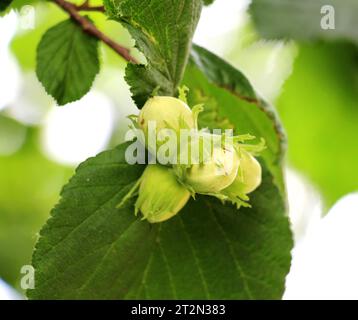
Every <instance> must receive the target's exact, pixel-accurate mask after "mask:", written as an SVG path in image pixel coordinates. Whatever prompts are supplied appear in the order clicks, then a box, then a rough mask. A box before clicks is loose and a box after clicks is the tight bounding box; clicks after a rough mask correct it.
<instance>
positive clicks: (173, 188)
mask: <svg viewBox="0 0 358 320" xmlns="http://www.w3.org/2000/svg"><path fill="white" fill-rule="evenodd" d="M189 198H190V192H189V191H188V190H187V189H186V188H185V187H184V186H182V185H181V184H180V183H179V182H178V181H177V179H176V176H175V174H174V172H173V171H172V169H170V168H167V167H165V166H161V165H158V164H155V165H148V166H147V168H146V169H145V171H144V173H143V176H142V178H141V183H140V187H139V196H138V199H137V202H136V204H135V208H136V213H137V212H138V211H140V212H141V213H142V214H143V219H147V220H148V221H149V222H150V223H156V222H162V221H165V220H168V219H170V218H171V217H173V216H175V215H176V214H177V213H178V212H179V211H180V210H181V209H182V208H183V207H184V206H185V204H186V203H187V202H188V200H189Z"/></svg>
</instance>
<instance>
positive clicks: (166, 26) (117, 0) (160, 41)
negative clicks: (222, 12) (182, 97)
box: [104, 0, 202, 108]
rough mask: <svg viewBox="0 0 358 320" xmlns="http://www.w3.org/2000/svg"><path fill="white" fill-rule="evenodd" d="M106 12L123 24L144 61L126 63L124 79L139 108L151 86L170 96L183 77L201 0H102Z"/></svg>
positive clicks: (175, 91)
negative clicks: (140, 62)
mask: <svg viewBox="0 0 358 320" xmlns="http://www.w3.org/2000/svg"><path fill="white" fill-rule="evenodd" d="M104 4H105V6H106V10H107V13H108V15H109V16H110V17H111V18H112V19H115V20H117V21H119V22H120V23H122V24H123V26H125V27H126V28H127V29H128V31H129V32H130V34H131V35H132V37H133V38H134V40H135V41H136V47H137V48H138V49H139V50H140V51H141V52H142V53H143V54H144V56H145V57H146V59H147V65H146V66H144V65H133V64H129V65H128V66H127V70H126V80H127V82H128V84H129V85H130V86H131V92H132V94H133V99H134V100H135V102H136V104H137V106H138V107H139V108H141V107H142V106H143V105H144V103H145V102H146V100H147V99H148V97H149V96H150V95H151V94H152V92H153V90H154V89H156V88H158V92H157V93H158V95H168V96H174V95H175V94H176V93H177V87H178V85H179V83H180V81H181V79H182V77H183V73H184V69H185V66H186V63H187V60H188V57H189V52H190V47H191V41H192V37H193V34H194V31H195V28H196V25H197V23H198V20H199V16H200V12H201V7H202V2H201V0H189V1H185V0H176V1H168V0H166V1H163V0H152V1H151V0H136V1H128V0H105V1H104Z"/></svg>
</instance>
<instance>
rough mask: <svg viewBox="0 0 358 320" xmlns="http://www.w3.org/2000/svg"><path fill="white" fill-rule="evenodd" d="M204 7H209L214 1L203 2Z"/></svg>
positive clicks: (205, 0)
mask: <svg viewBox="0 0 358 320" xmlns="http://www.w3.org/2000/svg"><path fill="white" fill-rule="evenodd" d="M203 1H204V4H205V5H206V6H209V5H211V4H212V3H213V2H214V1H215V0H203Z"/></svg>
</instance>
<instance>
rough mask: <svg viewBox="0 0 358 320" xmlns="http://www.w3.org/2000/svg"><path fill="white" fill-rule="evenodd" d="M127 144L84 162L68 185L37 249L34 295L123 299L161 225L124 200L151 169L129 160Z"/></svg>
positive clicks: (31, 296) (145, 260) (42, 296)
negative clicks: (141, 216)
mask: <svg viewBox="0 0 358 320" xmlns="http://www.w3.org/2000/svg"><path fill="white" fill-rule="evenodd" d="M126 147H127V145H126V144H125V145H121V146H119V147H118V148H116V149H114V150H112V151H107V152H104V153H102V154H100V155H98V156H97V157H95V158H92V159H89V160H88V161H86V162H84V163H83V164H82V165H80V167H79V168H78V170H77V172H76V175H75V176H74V177H73V178H72V180H71V181H70V183H69V184H68V185H67V186H66V187H65V188H64V190H63V192H62V199H61V201H60V203H59V204H58V205H57V206H56V207H55V208H54V210H53V211H52V213H51V215H52V217H51V218H50V219H49V220H48V222H47V224H46V225H45V226H44V227H43V229H42V230H41V232H40V239H39V242H38V243H37V245H36V250H35V251H34V255H33V266H34V267H35V269H36V289H35V290H30V291H28V296H29V297H30V298H32V299H65V298H72V299H76V298H78V299H80V298H88V299H95V298H101V299H105V298H108V299H111V298H122V297H124V296H125V294H126V292H127V291H128V288H130V287H131V285H133V283H135V281H136V278H137V277H138V275H139V274H140V271H142V270H143V268H144V264H145V263H146V262H147V260H148V256H149V254H150V252H151V246H152V245H153V243H154V241H153V240H154V236H155V230H156V228H153V227H152V226H151V225H150V224H148V223H147V222H142V221H140V220H139V219H138V218H135V216H134V204H133V199H130V198H129V199H128V201H123V200H124V199H126V196H127V194H128V192H129V190H130V189H131V188H132V186H133V184H134V183H135V182H136V181H137V179H138V178H139V177H140V176H141V174H142V171H143V169H144V168H145V166H132V165H128V164H127V163H126V162H125V158H124V151H125V148H126ZM122 201H123V204H122V206H121V207H120V208H116V206H117V205H118V204H119V203H121V202H122Z"/></svg>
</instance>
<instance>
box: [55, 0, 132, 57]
mask: <svg viewBox="0 0 358 320" xmlns="http://www.w3.org/2000/svg"><path fill="white" fill-rule="evenodd" d="M53 2H54V3H56V4H57V5H58V6H59V7H60V8H62V9H63V10H64V11H66V12H67V13H68V14H69V15H70V17H71V18H72V19H73V20H74V21H76V22H77V23H78V24H79V25H80V26H81V28H82V29H83V30H84V31H85V32H87V33H88V34H90V35H91V36H93V37H96V38H97V39H99V40H101V41H102V42H103V43H105V44H106V45H107V46H109V47H110V48H111V49H113V50H114V51H115V52H116V53H118V54H119V55H120V56H121V57H123V58H124V59H125V60H127V61H129V62H133V63H138V62H137V60H136V59H135V58H134V57H132V56H131V55H130V51H129V49H128V48H125V47H122V46H121V45H120V44H118V43H117V42H115V41H113V40H112V39H110V38H109V37H108V36H106V35H105V34H104V33H102V32H101V31H100V30H98V29H97V28H96V26H95V25H94V24H93V23H92V22H91V21H89V20H88V19H87V18H86V17H83V16H81V15H80V14H79V11H99V12H104V8H103V7H91V6H90V5H89V4H88V2H85V3H83V4H82V5H79V6H76V5H74V4H73V3H70V2H67V1H66V0H53Z"/></svg>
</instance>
